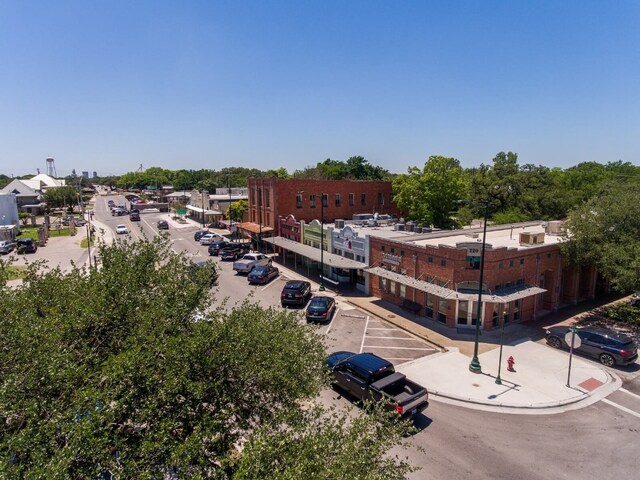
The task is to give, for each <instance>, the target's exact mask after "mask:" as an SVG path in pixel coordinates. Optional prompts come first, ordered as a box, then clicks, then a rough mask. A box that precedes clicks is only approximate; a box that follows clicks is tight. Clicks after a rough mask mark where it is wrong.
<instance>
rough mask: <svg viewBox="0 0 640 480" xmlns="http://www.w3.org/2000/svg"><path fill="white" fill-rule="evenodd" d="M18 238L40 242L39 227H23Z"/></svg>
mask: <svg viewBox="0 0 640 480" xmlns="http://www.w3.org/2000/svg"><path fill="white" fill-rule="evenodd" d="M18 238H32V239H33V240H38V227H22V228H21V229H20V235H18Z"/></svg>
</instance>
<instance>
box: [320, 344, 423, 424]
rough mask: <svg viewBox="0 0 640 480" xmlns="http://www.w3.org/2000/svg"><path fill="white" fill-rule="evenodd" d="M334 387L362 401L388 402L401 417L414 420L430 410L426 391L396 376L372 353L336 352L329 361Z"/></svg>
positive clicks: (401, 375)
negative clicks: (413, 417)
mask: <svg viewBox="0 0 640 480" xmlns="http://www.w3.org/2000/svg"><path fill="white" fill-rule="evenodd" d="M326 364H327V366H328V367H329V368H330V369H331V373H332V374H333V385H334V387H337V388H340V389H341V390H343V391H346V392H347V393H349V394H350V395H352V396H353V397H355V398H356V399H357V400H359V401H362V402H364V401H367V400H371V401H380V400H382V401H385V403H386V405H387V406H388V407H389V408H393V409H395V411H396V412H397V413H398V415H400V416H402V417H412V416H414V415H416V414H418V413H419V412H421V411H422V410H424V409H425V408H427V407H428V406H429V392H428V391H427V389H426V388H425V387H423V386H422V385H419V384H417V383H415V382H413V381H411V380H409V379H408V378H407V377H406V376H405V375H404V374H402V373H400V372H396V371H395V369H394V367H393V364H392V363H391V362H389V361H388V360H385V359H384V358H381V357H378V356H377V355H374V354H373V353H366V352H365V353H358V354H356V353H352V352H344V351H342V352H334V353H332V354H331V355H329V356H328V357H327V360H326Z"/></svg>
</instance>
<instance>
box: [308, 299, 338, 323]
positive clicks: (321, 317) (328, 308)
mask: <svg viewBox="0 0 640 480" xmlns="http://www.w3.org/2000/svg"><path fill="white" fill-rule="evenodd" d="M335 310H336V301H335V300H334V299H333V298H332V297H326V296H324V295H318V296H315V297H313V298H312V299H311V301H310V302H309V305H307V310H306V311H305V317H307V322H328V321H329V320H331V316H332V315H333V313H334V312H335Z"/></svg>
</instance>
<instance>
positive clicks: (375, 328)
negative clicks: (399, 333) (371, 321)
mask: <svg viewBox="0 0 640 480" xmlns="http://www.w3.org/2000/svg"><path fill="white" fill-rule="evenodd" d="M369 330H397V328H378V327H371V328H370V329H369Z"/></svg>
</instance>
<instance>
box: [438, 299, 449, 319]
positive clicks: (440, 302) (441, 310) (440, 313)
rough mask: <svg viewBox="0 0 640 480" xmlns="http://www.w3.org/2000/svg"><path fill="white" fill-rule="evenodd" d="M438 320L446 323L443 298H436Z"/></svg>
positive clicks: (445, 308)
mask: <svg viewBox="0 0 640 480" xmlns="http://www.w3.org/2000/svg"><path fill="white" fill-rule="evenodd" d="M438 321H439V322H440V323H447V301H446V300H445V299H444V298H439V299H438Z"/></svg>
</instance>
